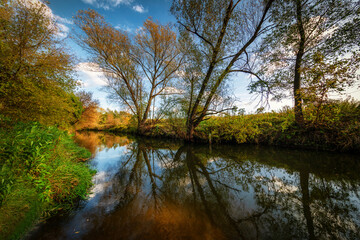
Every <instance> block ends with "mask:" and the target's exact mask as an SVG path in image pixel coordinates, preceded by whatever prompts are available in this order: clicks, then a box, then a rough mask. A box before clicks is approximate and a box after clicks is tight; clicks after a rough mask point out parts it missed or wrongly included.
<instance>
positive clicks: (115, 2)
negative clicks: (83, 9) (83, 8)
mask: <svg viewBox="0 0 360 240" xmlns="http://www.w3.org/2000/svg"><path fill="white" fill-rule="evenodd" d="M82 1H83V2H84V3H86V4H90V5H92V6H94V7H97V8H103V9H105V10H110V9H112V8H114V7H117V6H119V5H121V4H125V5H129V4H130V3H132V2H133V0H82Z"/></svg>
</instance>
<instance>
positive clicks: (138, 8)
mask: <svg viewBox="0 0 360 240" xmlns="http://www.w3.org/2000/svg"><path fill="white" fill-rule="evenodd" d="M132 9H133V10H134V11H135V12H138V13H144V12H147V10H146V9H145V8H144V7H143V6H142V5H138V4H137V5H134V6H133V7H132Z"/></svg>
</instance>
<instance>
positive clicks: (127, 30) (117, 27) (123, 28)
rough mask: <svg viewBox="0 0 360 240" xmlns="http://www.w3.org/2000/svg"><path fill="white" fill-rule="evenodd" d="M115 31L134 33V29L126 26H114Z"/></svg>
mask: <svg viewBox="0 0 360 240" xmlns="http://www.w3.org/2000/svg"><path fill="white" fill-rule="evenodd" d="M115 29H117V30H122V31H125V32H134V31H135V29H134V28H131V27H129V26H127V25H123V24H118V25H116V26H115Z"/></svg>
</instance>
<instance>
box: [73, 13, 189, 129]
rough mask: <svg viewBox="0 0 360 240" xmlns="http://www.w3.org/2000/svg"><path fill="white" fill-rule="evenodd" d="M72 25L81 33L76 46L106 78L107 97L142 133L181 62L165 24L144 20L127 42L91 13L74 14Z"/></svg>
mask: <svg viewBox="0 0 360 240" xmlns="http://www.w3.org/2000/svg"><path fill="white" fill-rule="evenodd" d="M75 23H76V25H77V26H78V27H79V28H80V29H81V30H82V33H79V34H77V39H78V40H79V41H78V42H79V44H80V45H81V46H82V47H83V48H84V49H85V50H87V51H88V52H89V53H90V54H91V56H92V60H93V62H95V63H97V64H98V65H99V67H100V68H101V70H102V71H103V72H104V74H105V76H106V80H107V89H108V92H109V93H110V95H109V97H110V98H112V99H114V100H118V101H119V102H120V103H122V104H123V105H125V106H126V107H127V109H128V110H130V111H131V113H132V114H133V115H135V116H136V119H137V128H138V131H139V132H143V131H145V129H146V126H145V123H146V120H147V119H148V118H149V112H150V108H151V104H152V103H153V101H154V100H155V98H156V97H157V96H159V95H162V94H165V91H164V90H165V89H166V88H167V87H168V86H170V85H171V81H172V79H174V78H175V77H176V72H177V70H178V69H179V67H180V64H181V61H182V58H181V54H180V51H179V47H178V43H177V38H176V34H175V33H174V32H173V31H172V30H171V28H170V25H169V24H168V25H161V24H159V23H158V22H155V21H152V20H151V19H148V20H146V21H145V23H144V25H143V27H142V28H141V29H140V30H139V31H138V32H137V33H136V35H135V36H134V37H133V38H131V37H130V36H129V34H128V33H127V32H124V31H121V30H119V29H116V28H114V27H113V26H111V25H110V24H108V23H107V22H106V21H105V19H104V17H103V16H101V15H100V14H98V13H97V12H96V11H94V10H87V11H80V12H78V14H77V16H76V17H75Z"/></svg>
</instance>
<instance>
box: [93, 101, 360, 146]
mask: <svg viewBox="0 0 360 240" xmlns="http://www.w3.org/2000/svg"><path fill="white" fill-rule="evenodd" d="M304 118H305V123H304V124H303V125H302V126H299V125H298V124H296V122H295V116H294V111H293V110H292V109H284V110H283V111H280V112H270V113H258V114H250V115H236V116H225V117H215V116H213V117H210V118H209V119H207V120H206V121H203V122H202V123H201V124H200V125H199V126H198V127H197V128H196V129H195V135H194V137H195V140H197V141H212V142H213V143H214V142H234V143H251V144H266V145H281V146H288V147H298V148H311V149H322V150H337V151H355V152H357V151H360V102H358V101H347V100H346V101H331V102H328V103H327V104H323V105H321V106H315V105H308V106H307V107H306V108H305V109H304ZM96 129H97V130H110V131H115V132H116V131H118V132H131V131H134V126H131V122H129V124H128V125H127V127H125V126H124V124H120V125H118V126H117V125H101V124H100V125H99V126H98V128H96ZM144 134H145V135H147V136H153V137H173V138H185V137H186V127H185V119H179V118H176V119H174V118H168V119H166V120H163V121H161V122H159V123H157V124H152V123H151V122H150V121H149V122H148V126H147V131H146V132H145V133H144Z"/></svg>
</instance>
